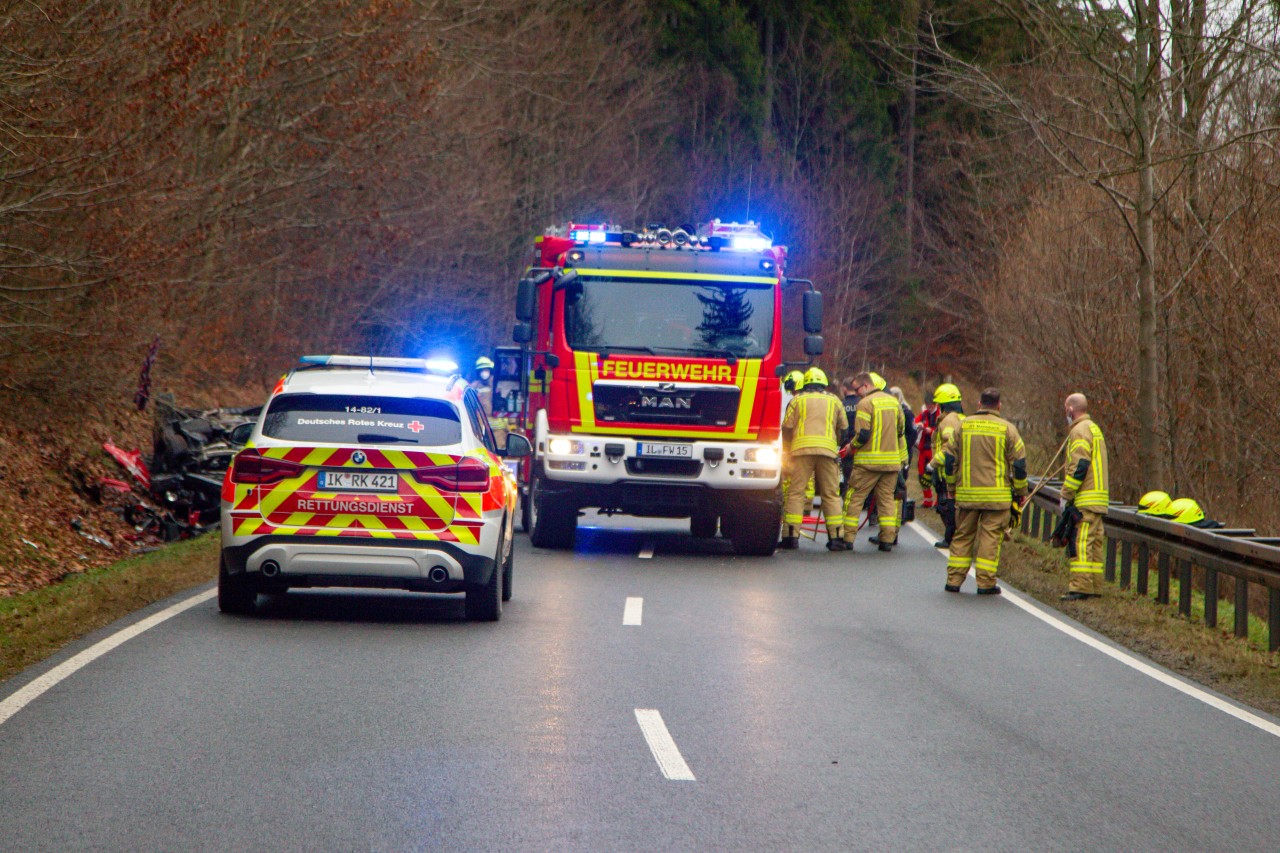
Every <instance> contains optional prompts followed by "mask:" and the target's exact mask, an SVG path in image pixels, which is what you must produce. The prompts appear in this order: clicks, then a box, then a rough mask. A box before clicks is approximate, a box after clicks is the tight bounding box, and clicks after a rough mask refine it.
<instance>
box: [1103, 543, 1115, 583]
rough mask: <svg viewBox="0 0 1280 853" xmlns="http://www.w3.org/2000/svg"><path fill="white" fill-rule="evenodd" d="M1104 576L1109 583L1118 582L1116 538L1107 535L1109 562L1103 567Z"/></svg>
mask: <svg viewBox="0 0 1280 853" xmlns="http://www.w3.org/2000/svg"><path fill="white" fill-rule="evenodd" d="M1102 576H1103V577H1104V578H1105V579H1106V581H1107V583H1115V582H1116V540H1114V539H1112V538H1111V537H1110V536H1108V537H1107V564H1106V566H1105V568H1104V569H1103V574H1102Z"/></svg>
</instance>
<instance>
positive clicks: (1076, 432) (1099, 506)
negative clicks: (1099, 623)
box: [1062, 394, 1111, 601]
mask: <svg viewBox="0 0 1280 853" xmlns="http://www.w3.org/2000/svg"><path fill="white" fill-rule="evenodd" d="M1062 408H1063V411H1064V412H1065V413H1066V416H1067V422H1068V423H1070V424H1071V431H1070V432H1069V433H1068V434H1067V467H1066V476H1065V477H1063V480H1062V502H1063V505H1062V510H1063V511H1064V512H1065V511H1067V510H1068V508H1070V507H1074V508H1075V509H1076V511H1078V512H1079V513H1080V520H1079V521H1078V522H1077V523H1076V541H1075V542H1074V543H1073V544H1074V546H1075V548H1074V550H1075V556H1073V557H1070V558H1069V562H1068V566H1069V568H1070V569H1071V583H1070V585H1068V587H1067V594H1066V595H1064V596H1062V600H1063V601H1078V600H1080V599H1082V598H1094V597H1095V596H1099V595H1102V570H1103V563H1102V553H1103V550H1104V547H1105V545H1106V536H1105V535H1104V533H1103V527H1102V519H1103V517H1104V516H1105V515H1106V513H1107V506H1108V504H1109V503H1110V502H1111V496H1110V495H1109V494H1108V492H1107V479H1108V471H1107V442H1106V439H1104V438H1103V437H1102V430H1101V429H1099V428H1098V425H1097V424H1095V423H1094V422H1093V419H1092V418H1090V417H1089V401H1088V400H1087V399H1086V398H1085V396H1084V395H1083V394H1072V395H1070V396H1069V397H1067V399H1066V400H1064V401H1063V404H1062Z"/></svg>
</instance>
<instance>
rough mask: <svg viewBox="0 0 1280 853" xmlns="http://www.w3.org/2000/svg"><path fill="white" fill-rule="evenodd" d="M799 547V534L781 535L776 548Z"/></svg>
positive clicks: (789, 548)
mask: <svg viewBox="0 0 1280 853" xmlns="http://www.w3.org/2000/svg"><path fill="white" fill-rule="evenodd" d="M799 547H800V537H799V536H783V537H782V539H781V540H780V541H779V542H778V548H779V549H780V550H783V551H794V550H796V549H797V548H799Z"/></svg>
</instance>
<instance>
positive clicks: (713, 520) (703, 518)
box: [689, 512, 720, 539]
mask: <svg viewBox="0 0 1280 853" xmlns="http://www.w3.org/2000/svg"><path fill="white" fill-rule="evenodd" d="M719 525H720V516H718V515H716V514H715V513H714V512H712V513H707V512H695V513H694V514H693V516H692V517H691V518H690V519H689V532H690V533H692V534H693V538H694V539H714V538H715V535H716V528H717V527H718V526H719Z"/></svg>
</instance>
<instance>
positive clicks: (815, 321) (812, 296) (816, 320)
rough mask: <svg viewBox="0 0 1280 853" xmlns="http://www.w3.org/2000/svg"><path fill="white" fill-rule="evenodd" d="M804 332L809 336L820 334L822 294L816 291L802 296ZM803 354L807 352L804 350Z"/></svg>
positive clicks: (810, 291) (809, 291)
mask: <svg viewBox="0 0 1280 853" xmlns="http://www.w3.org/2000/svg"><path fill="white" fill-rule="evenodd" d="M804 330H805V331H806V332H808V333H809V334H810V335H817V334H820V333H821V332H822V294H821V293H819V292H818V291H816V290H808V291H805V294H804ZM806 346H808V344H807V342H806ZM805 352H809V351H808V350H807V349H806V350H805ZM818 352H822V350H821V349H819V350H818Z"/></svg>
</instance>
